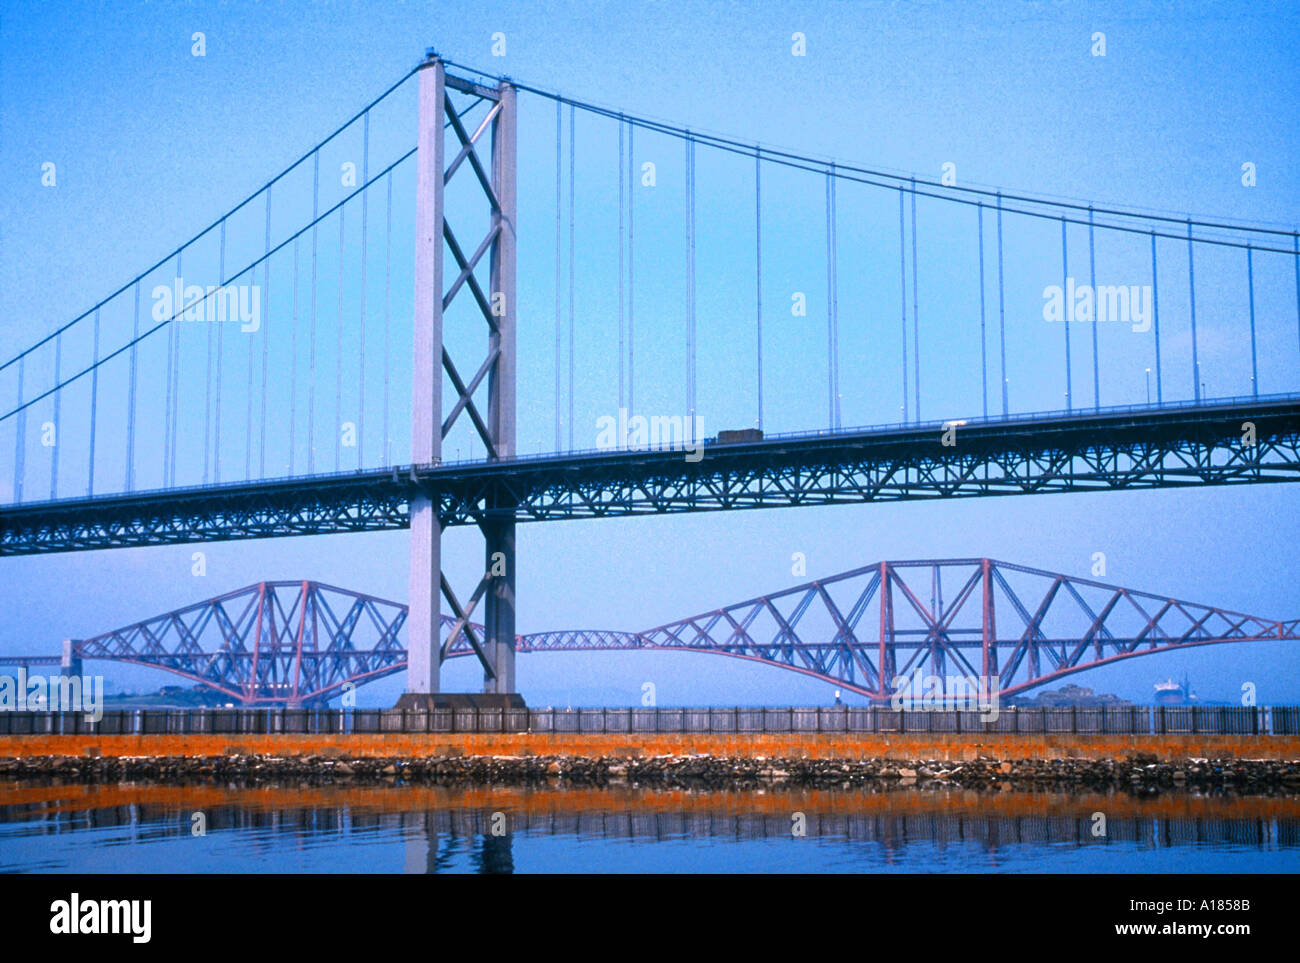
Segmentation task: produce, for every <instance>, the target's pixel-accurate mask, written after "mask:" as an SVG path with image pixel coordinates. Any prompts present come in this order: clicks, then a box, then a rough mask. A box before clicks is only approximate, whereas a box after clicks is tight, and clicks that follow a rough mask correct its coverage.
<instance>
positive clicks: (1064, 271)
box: [1061, 214, 1097, 411]
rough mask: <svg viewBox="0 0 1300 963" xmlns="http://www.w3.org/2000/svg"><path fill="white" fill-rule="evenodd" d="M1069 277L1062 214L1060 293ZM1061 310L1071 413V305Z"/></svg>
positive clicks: (1066, 401) (1065, 286) (1094, 314)
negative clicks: (1062, 312)
mask: <svg viewBox="0 0 1300 963" xmlns="http://www.w3.org/2000/svg"><path fill="white" fill-rule="evenodd" d="M1069 277H1070V258H1069V254H1068V252H1067V251H1066V247H1065V215H1064V214H1062V215H1061V291H1062V292H1068V291H1069V284H1070V282H1069ZM1063 296H1064V297H1065V298H1066V300H1069V295H1068V293H1067V294H1064V295H1063ZM1062 310H1063V311H1064V312H1065V313H1064V314H1063V316H1062V321H1063V323H1064V325H1065V410H1066V411H1073V410H1074V392H1073V391H1071V390H1070V389H1071V388H1072V387H1073V385H1072V384H1071V381H1070V319H1071V318H1072V317H1073V315H1074V305H1073V303H1071V304H1065V305H1063V306H1062ZM1096 311H1097V306H1096V304H1094V305H1093V317H1094V318H1095V317H1096Z"/></svg>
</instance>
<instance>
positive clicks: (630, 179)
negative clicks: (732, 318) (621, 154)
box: [627, 121, 636, 417]
mask: <svg viewBox="0 0 1300 963" xmlns="http://www.w3.org/2000/svg"><path fill="white" fill-rule="evenodd" d="M635 132H636V127H635V126H634V125H633V124H632V122H631V121H628V125H627V412H628V416H629V417H631V415H632V412H633V411H634V410H635V403H636V396H635V389H636V364H635V362H636V337H635V333H636V328H635V326H634V325H633V323H632V320H633V311H632V305H633V297H632V295H633V292H634V291H635V286H634V284H633V281H634V279H635V277H636V272H635V270H634V267H635V262H634V260H633V256H632V255H633V253H634V251H635V247H634V246H633V243H632V240H633V238H634V237H635V235H636V232H635V230H634V228H635V226H636V221H635V217H634V215H635V214H636V201H635V198H636V174H635V171H636V155H635V153H634V152H633V150H632V135H633V134H634V133H635Z"/></svg>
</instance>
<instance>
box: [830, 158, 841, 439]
mask: <svg viewBox="0 0 1300 963" xmlns="http://www.w3.org/2000/svg"><path fill="white" fill-rule="evenodd" d="M837 180H838V178H837V177H836V175H835V165H834V164H832V165H831V320H832V322H833V329H834V334H835V427H836V429H838V428H840V426H841V424H842V418H841V413H840V254H839V250H840V238H839V230H840V214H839V205H838V202H837V201H836V198H835V189H836V186H837V184H836V182H837Z"/></svg>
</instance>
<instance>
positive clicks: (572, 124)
mask: <svg viewBox="0 0 1300 963" xmlns="http://www.w3.org/2000/svg"><path fill="white" fill-rule="evenodd" d="M576 117H577V115H576V113H575V111H574V107H573V105H572V104H570V105H569V451H573V326H574V314H573V223H574V209H573V207H574V205H573V155H574V128H575V126H576V124H575V120H576Z"/></svg>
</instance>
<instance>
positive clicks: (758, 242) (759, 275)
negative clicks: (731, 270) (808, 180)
mask: <svg viewBox="0 0 1300 963" xmlns="http://www.w3.org/2000/svg"><path fill="white" fill-rule="evenodd" d="M754 265H755V272H754V273H755V281H754V304H755V315H756V317H757V319H758V337H757V343H758V430H759V431H762V430H763V158H762V149H761V148H759V147H757V146H756V147H755V148H754Z"/></svg>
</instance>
